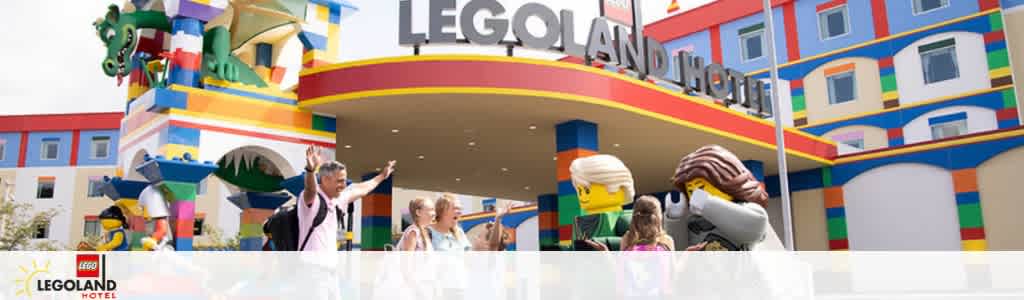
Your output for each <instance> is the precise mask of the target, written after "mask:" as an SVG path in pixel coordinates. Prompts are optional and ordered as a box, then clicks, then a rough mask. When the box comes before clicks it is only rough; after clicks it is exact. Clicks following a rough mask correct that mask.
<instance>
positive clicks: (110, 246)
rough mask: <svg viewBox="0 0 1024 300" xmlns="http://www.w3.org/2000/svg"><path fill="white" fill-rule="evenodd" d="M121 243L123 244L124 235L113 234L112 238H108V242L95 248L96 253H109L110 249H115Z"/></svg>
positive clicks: (120, 233) (119, 233)
mask: <svg viewBox="0 0 1024 300" xmlns="http://www.w3.org/2000/svg"><path fill="white" fill-rule="evenodd" d="M122 242H124V233H122V232H115V233H114V237H112V238H110V242H107V243H106V244H103V245H99V246H96V251H110V250H111V249H114V248H117V246H119V245H121V243H122Z"/></svg>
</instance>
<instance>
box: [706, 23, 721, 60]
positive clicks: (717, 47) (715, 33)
mask: <svg viewBox="0 0 1024 300" xmlns="http://www.w3.org/2000/svg"><path fill="white" fill-rule="evenodd" d="M709 30H710V31H711V61H713V62H715V63H716V64H721V63H722V30H721V28H719V27H718V25H715V26H711V28H710V29H709Z"/></svg>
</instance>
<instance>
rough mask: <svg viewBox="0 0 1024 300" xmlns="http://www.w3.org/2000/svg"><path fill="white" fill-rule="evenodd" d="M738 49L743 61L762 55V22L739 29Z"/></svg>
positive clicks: (763, 43) (763, 45)
mask: <svg viewBox="0 0 1024 300" xmlns="http://www.w3.org/2000/svg"><path fill="white" fill-rule="evenodd" d="M739 36H740V49H741V53H740V55H742V58H743V61H744V62H747V61H751V60H755V59H758V58H762V57H764V48H765V40H764V23H758V24H755V25H752V26H749V27H746V28H743V29H740V30H739Z"/></svg>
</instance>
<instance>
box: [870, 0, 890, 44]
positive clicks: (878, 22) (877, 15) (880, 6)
mask: <svg viewBox="0 0 1024 300" xmlns="http://www.w3.org/2000/svg"><path fill="white" fill-rule="evenodd" d="M871 17H872V19H873V20H874V21H875V38H876V39H879V38H883V37H887V36H889V12H888V11H887V10H886V7H885V0H871Z"/></svg>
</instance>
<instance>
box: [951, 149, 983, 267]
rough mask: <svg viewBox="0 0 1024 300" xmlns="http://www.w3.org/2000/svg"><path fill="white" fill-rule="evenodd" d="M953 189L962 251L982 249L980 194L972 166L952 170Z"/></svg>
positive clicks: (975, 172) (975, 171)
mask: <svg viewBox="0 0 1024 300" xmlns="http://www.w3.org/2000/svg"><path fill="white" fill-rule="evenodd" d="M952 174H953V191H954V192H955V193H956V208H957V216H958V217H959V219H960V243H961V250H963V251H984V250H986V249H987V248H988V246H987V243H986V242H985V221H984V219H983V218H982V214H981V196H980V195H979V194H978V172H977V170H976V169H974V168H970V169H960V170H955V171H953V173H952Z"/></svg>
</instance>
